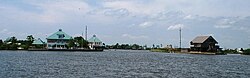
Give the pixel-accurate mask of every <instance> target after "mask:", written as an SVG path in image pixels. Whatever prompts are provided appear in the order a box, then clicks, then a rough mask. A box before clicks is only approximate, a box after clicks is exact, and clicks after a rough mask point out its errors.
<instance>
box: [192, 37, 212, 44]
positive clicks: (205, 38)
mask: <svg viewBox="0 0 250 78" xmlns="http://www.w3.org/2000/svg"><path fill="white" fill-rule="evenodd" d="M209 38H211V39H213V40H215V39H214V38H213V37H212V36H197V37H196V38H195V39H193V40H192V41H191V43H204V42H205V41H206V40H207V39H209ZM215 41H216V40H215ZM216 43H217V41H216Z"/></svg>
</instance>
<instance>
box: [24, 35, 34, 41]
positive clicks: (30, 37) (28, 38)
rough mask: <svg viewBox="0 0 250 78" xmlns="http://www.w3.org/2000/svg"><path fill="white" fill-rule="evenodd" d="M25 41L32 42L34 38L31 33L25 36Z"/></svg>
mask: <svg viewBox="0 0 250 78" xmlns="http://www.w3.org/2000/svg"><path fill="white" fill-rule="evenodd" d="M26 39H27V41H30V42H33V41H34V40H35V38H34V37H33V36H32V35H29V36H27V37H26Z"/></svg>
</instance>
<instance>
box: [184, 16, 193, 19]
mask: <svg viewBox="0 0 250 78" xmlns="http://www.w3.org/2000/svg"><path fill="white" fill-rule="evenodd" d="M183 19H195V17H194V16H193V15H187V16H185V17H184V18H183Z"/></svg>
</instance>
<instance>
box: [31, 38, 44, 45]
mask: <svg viewBox="0 0 250 78" xmlns="http://www.w3.org/2000/svg"><path fill="white" fill-rule="evenodd" d="M32 44H36V45H37V44H38V45H42V44H45V42H43V41H42V40H41V39H40V38H38V39H35V40H34V41H33V43H32Z"/></svg>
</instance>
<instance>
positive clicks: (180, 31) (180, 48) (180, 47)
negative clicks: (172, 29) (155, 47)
mask: <svg viewBox="0 0 250 78" xmlns="http://www.w3.org/2000/svg"><path fill="white" fill-rule="evenodd" d="M179 31H180V46H179V48H180V50H181V27H180V30H179Z"/></svg>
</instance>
